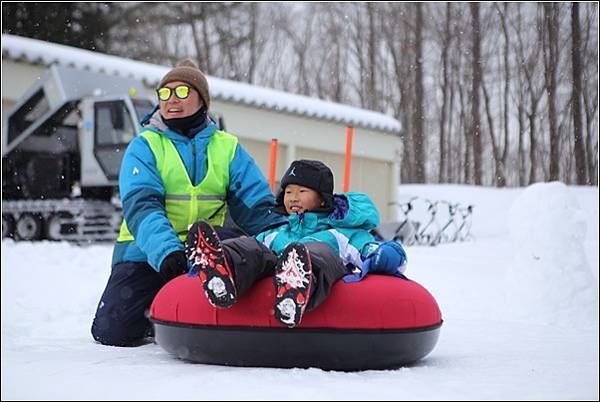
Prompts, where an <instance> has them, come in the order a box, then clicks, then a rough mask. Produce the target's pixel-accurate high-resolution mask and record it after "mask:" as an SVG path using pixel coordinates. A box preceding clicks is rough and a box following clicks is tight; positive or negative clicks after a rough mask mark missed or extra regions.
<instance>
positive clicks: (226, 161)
mask: <svg viewBox="0 0 600 402" xmlns="http://www.w3.org/2000/svg"><path fill="white" fill-rule="evenodd" d="M140 135H141V136H142V137H144V138H145V139H146V140H147V141H148V144H150V148H151V149H152V152H153V153H154V157H155V158H156V167H157V169H158V172H159V173H160V176H161V178H162V181H163V185H164V186H165V192H166V194H165V206H166V212H167V218H169V221H170V222H171V225H172V226H173V229H174V230H175V232H177V235H178V236H179V238H180V239H181V240H182V241H184V240H185V238H186V236H187V231H188V227H189V226H190V225H191V224H192V223H194V222H196V221H198V220H204V221H207V222H209V223H211V224H212V225H218V226H221V225H223V222H224V221H225V214H226V213H227V204H226V195H227V187H228V185H229V165H230V164H231V161H232V160H233V156H234V154H235V149H236V147H237V143H238V140H237V138H236V137H235V136H233V135H231V134H228V133H226V132H224V131H219V130H217V131H215V133H214V134H213V135H212V137H211V139H210V142H209V143H208V147H207V150H206V152H207V165H208V166H207V167H208V169H207V172H206V176H205V177H204V179H203V180H202V181H201V182H200V184H198V185H197V186H194V185H192V182H191V180H190V177H189V175H188V173H187V170H186V169H185V165H184V163H183V161H182V160H181V157H180V156H179V153H178V152H177V149H176V148H175V144H173V142H172V141H171V140H170V139H169V138H167V137H166V136H163V135H161V134H158V133H155V132H153V131H144V132H143V133H141V134H140ZM133 239H134V238H133V235H132V234H131V233H130V232H129V229H128V228H127V223H126V222H125V220H124V219H123V223H122V224H121V232H120V233H119V238H118V239H117V241H131V240H133Z"/></svg>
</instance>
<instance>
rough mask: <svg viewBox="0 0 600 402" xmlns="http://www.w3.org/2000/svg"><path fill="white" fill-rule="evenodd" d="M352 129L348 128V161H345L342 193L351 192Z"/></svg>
mask: <svg viewBox="0 0 600 402" xmlns="http://www.w3.org/2000/svg"><path fill="white" fill-rule="evenodd" d="M352 131H353V129H352V127H346V159H345V161H344V187H343V189H342V191H343V192H344V193H347V192H348V191H350V162H351V161H352Z"/></svg>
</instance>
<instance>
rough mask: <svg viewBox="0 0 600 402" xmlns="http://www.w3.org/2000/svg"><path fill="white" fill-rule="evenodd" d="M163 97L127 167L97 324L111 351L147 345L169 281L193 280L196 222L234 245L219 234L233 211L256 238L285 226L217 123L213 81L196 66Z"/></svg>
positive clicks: (174, 74)
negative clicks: (190, 239) (190, 256)
mask: <svg viewBox="0 0 600 402" xmlns="http://www.w3.org/2000/svg"><path fill="white" fill-rule="evenodd" d="M156 92H157V95H158V99H159V106H158V108H157V109H155V111H154V112H153V113H151V114H150V115H148V116H146V117H145V118H144V119H143V120H142V122H141V124H142V132H141V134H140V135H139V136H138V137H136V138H135V139H134V140H133V141H132V142H131V143H130V144H129V147H128V148H127V151H126V153H125V155H124V157H123V162H122V165H121V171H120V175H119V190H120V195H121V200H122V203H123V218H124V219H123V223H122V225H121V231H120V233H119V237H118V239H117V242H116V244H115V247H114V251H113V259H112V271H111V275H110V277H109V279H108V284H107V285H106V289H105V290H104V293H103V294H102V297H101V299H100V302H99V304H98V309H97V311H96V316H95V318H94V322H93V324H92V335H93V337H94V339H95V340H97V341H98V342H100V343H102V344H105V345H115V346H134V345H139V344H141V343H143V341H144V339H145V338H146V336H147V335H148V334H150V333H151V328H152V327H151V323H150V322H149V320H148V319H147V317H146V316H145V314H146V311H147V309H148V308H149V306H150V304H151V303H152V300H153V299H154V296H155V295H156V293H157V292H158V290H159V289H160V288H161V287H162V286H163V285H164V284H165V283H166V282H168V281H169V280H171V279H173V278H175V277H176V276H178V275H181V274H183V273H185V272H186V271H187V269H188V262H187V258H186V255H185V252H184V244H183V241H185V239H186V236H187V233H188V228H189V226H190V225H191V224H192V223H194V222H196V221H198V220H204V221H207V222H210V223H211V224H212V225H215V226H216V227H217V228H218V229H217V230H219V231H220V235H221V236H223V237H225V238H226V237H228V233H227V231H226V230H223V229H219V227H222V226H223V223H224V220H225V215H226V213H227V212H229V214H230V216H231V217H232V218H233V220H234V221H235V222H236V223H237V224H238V225H239V227H240V228H241V229H243V230H244V231H245V232H246V233H248V234H249V235H254V234H256V233H258V232H260V231H261V230H262V229H263V228H265V227H268V226H272V225H276V224H277V223H278V222H280V221H281V218H280V217H279V216H278V215H277V214H273V213H271V209H272V208H273V206H274V197H273V195H272V193H271V191H270V188H269V186H268V184H267V181H266V179H265V177H264V175H263V174H262V173H261V171H260V169H259V168H258V166H257V165H256V162H255V161H254V160H253V159H252V157H250V155H248V153H247V152H246V151H245V150H244V148H243V147H242V146H241V145H240V144H239V143H238V140H237V138H236V137H235V136H233V135H231V134H228V133H226V132H224V131H220V130H218V128H217V126H216V125H215V124H214V123H213V122H212V121H211V120H210V118H209V117H208V109H209V106H210V95H209V91H208V82H207V80H206V77H205V76H204V75H203V74H202V72H201V71H200V70H199V69H198V67H197V66H196V64H195V63H194V62H193V61H191V60H189V59H187V60H184V61H182V62H180V63H178V64H177V66H176V67H175V68H173V69H172V70H171V71H169V72H168V73H167V74H166V75H165V76H164V77H163V79H162V80H161V81H160V83H159V85H158V89H157V91H156Z"/></svg>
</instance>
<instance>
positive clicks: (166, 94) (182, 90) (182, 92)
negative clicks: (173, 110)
mask: <svg viewBox="0 0 600 402" xmlns="http://www.w3.org/2000/svg"><path fill="white" fill-rule="evenodd" d="M190 89H191V88H190V87H188V86H187V85H177V86H176V87H175V88H169V87H162V88H158V89H157V90H156V93H157V95H158V99H160V100H161V101H163V102H164V101H168V100H169V98H170V97H171V94H172V93H173V92H175V96H176V97H178V98H179V99H186V98H187V97H188V96H190Z"/></svg>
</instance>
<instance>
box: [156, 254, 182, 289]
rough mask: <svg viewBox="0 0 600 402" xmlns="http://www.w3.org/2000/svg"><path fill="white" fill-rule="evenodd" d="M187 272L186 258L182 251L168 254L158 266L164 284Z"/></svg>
mask: <svg viewBox="0 0 600 402" xmlns="http://www.w3.org/2000/svg"><path fill="white" fill-rule="evenodd" d="M186 272H187V257H186V256H185V252H184V251H181V250H179V251H174V252H172V253H171V254H169V255H168V256H167V257H166V258H165V259H164V260H163V262H162V264H160V272H159V274H160V276H162V278H163V279H164V280H165V283H167V282H169V281H170V280H171V279H173V278H175V277H178V276H179V275H181V274H185V273H186Z"/></svg>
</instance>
